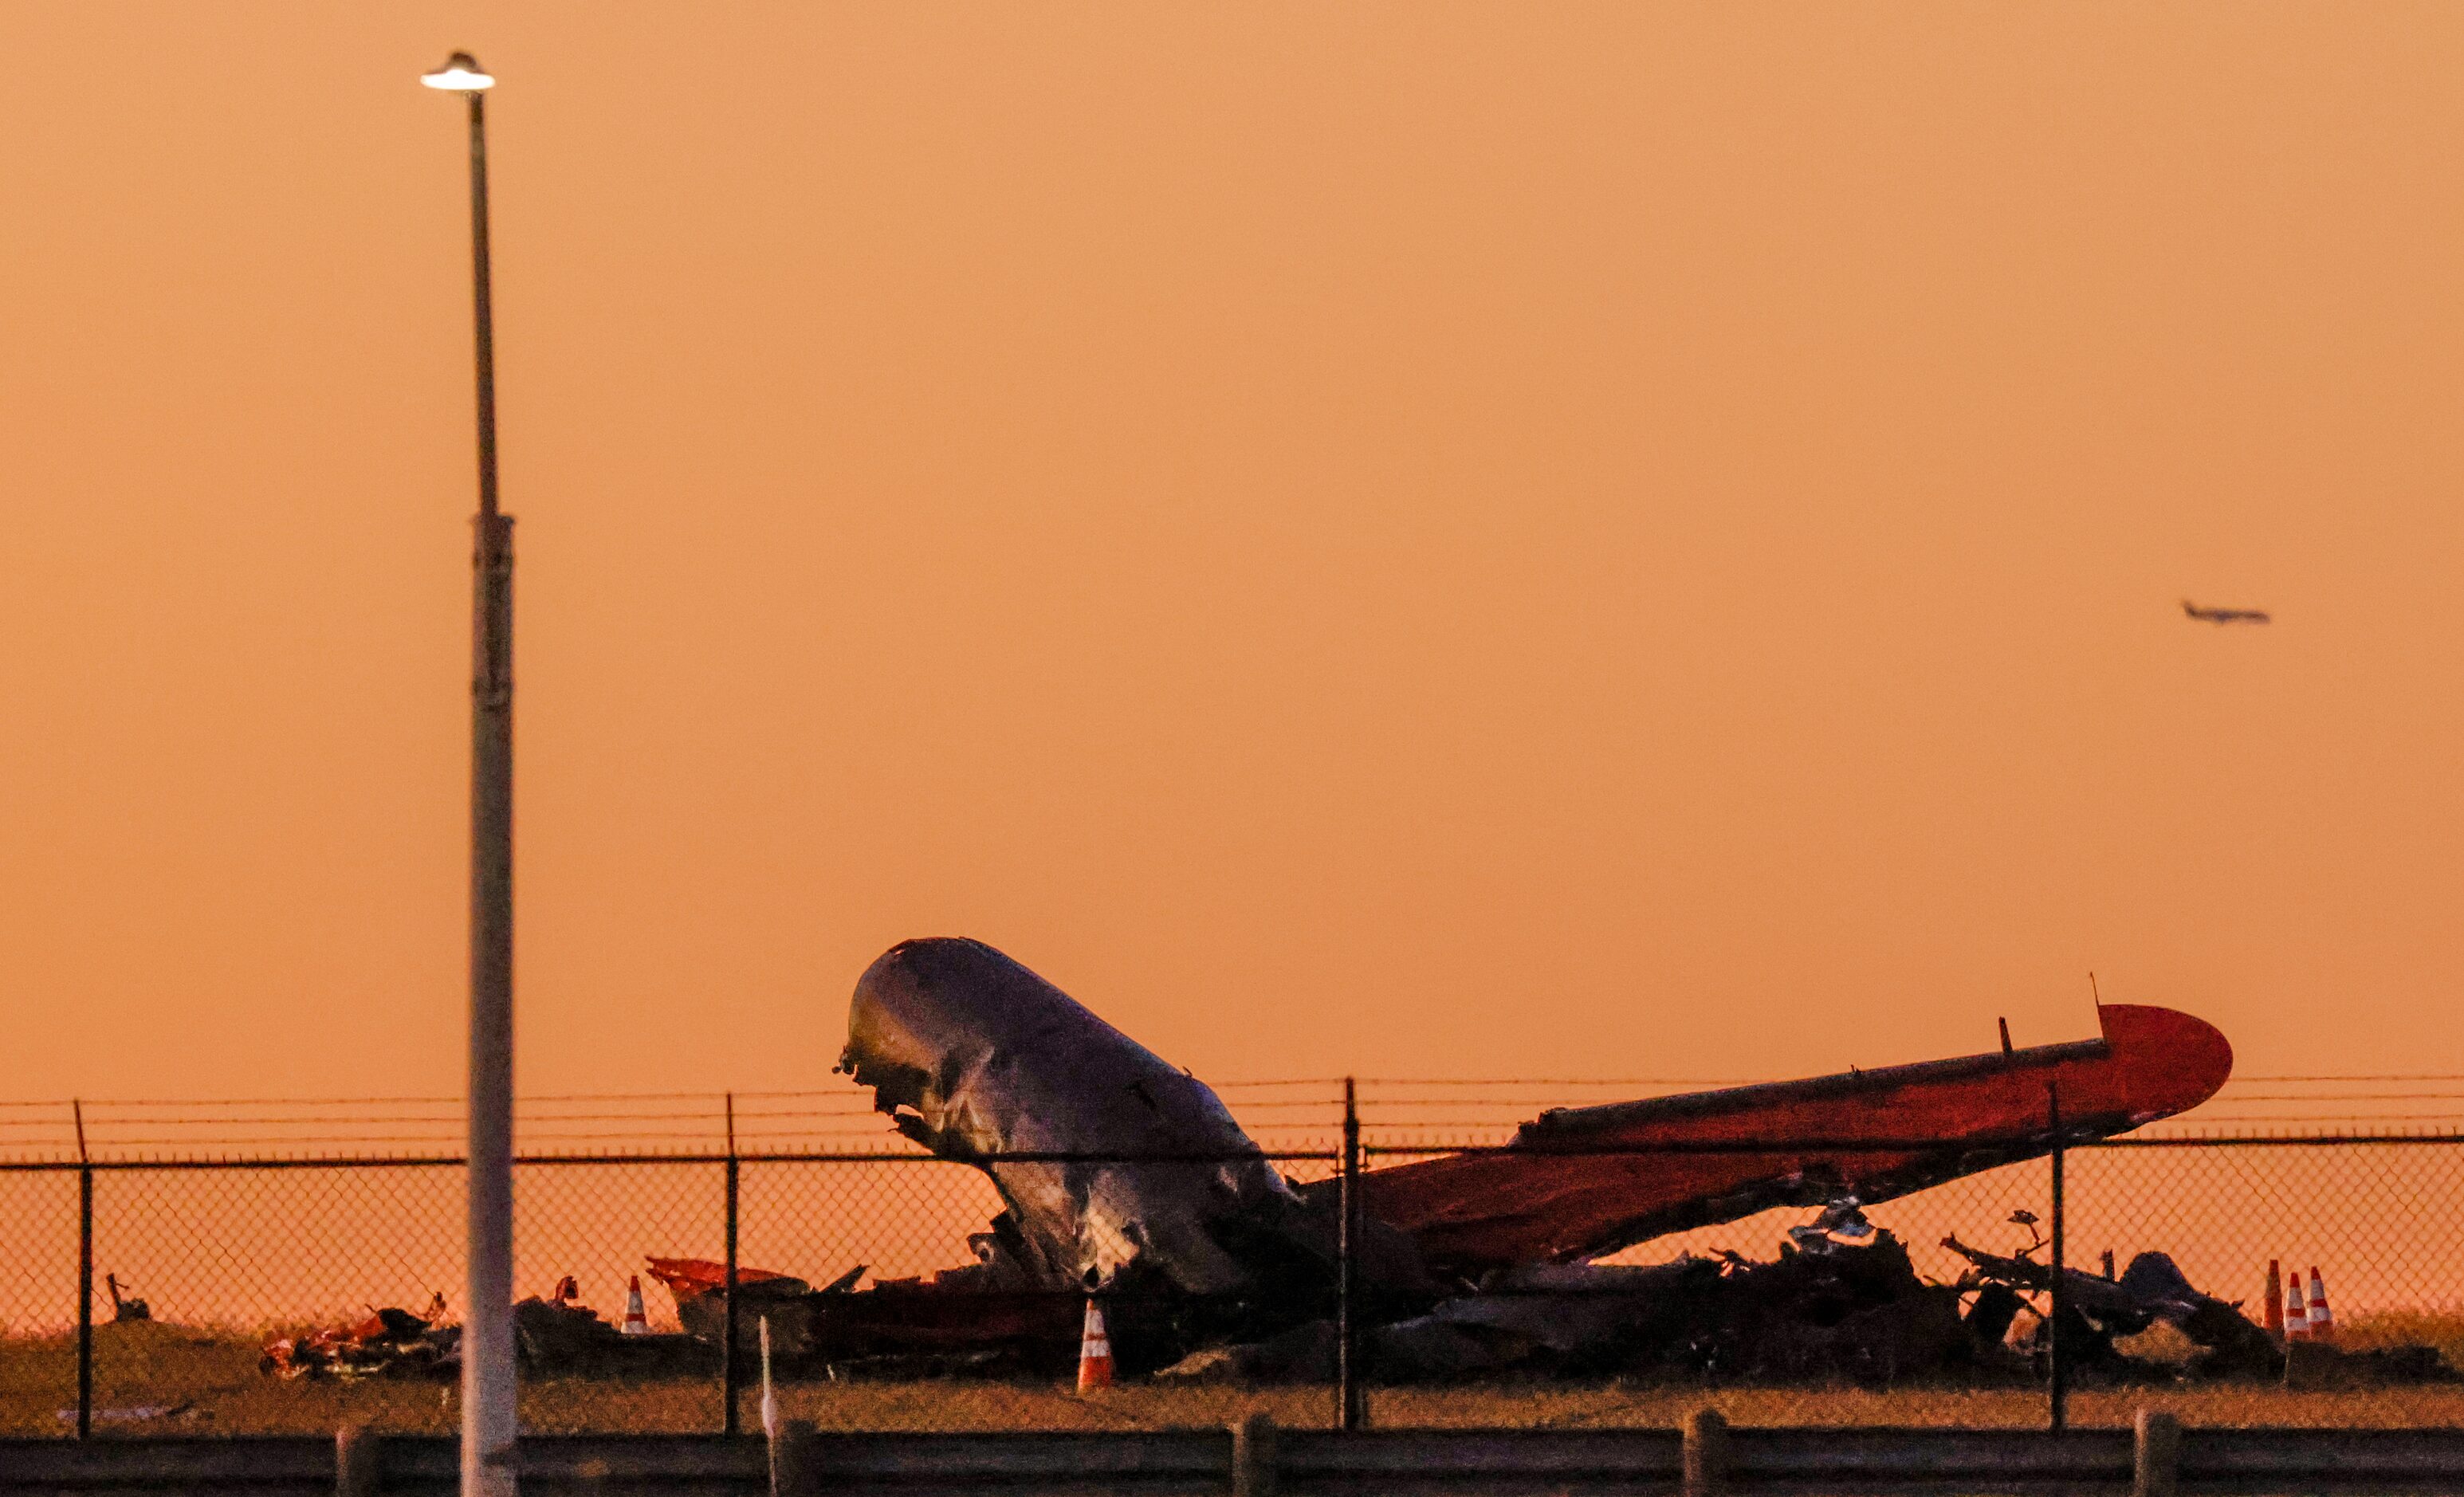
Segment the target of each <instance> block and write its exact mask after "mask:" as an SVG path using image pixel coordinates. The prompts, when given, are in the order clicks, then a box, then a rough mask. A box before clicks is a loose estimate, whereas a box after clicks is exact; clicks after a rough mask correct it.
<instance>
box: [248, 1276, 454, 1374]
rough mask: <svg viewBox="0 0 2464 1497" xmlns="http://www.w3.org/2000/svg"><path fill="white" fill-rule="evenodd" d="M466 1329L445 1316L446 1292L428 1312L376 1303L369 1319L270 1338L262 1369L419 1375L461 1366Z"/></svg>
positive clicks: (260, 1363)
mask: <svg viewBox="0 0 2464 1497" xmlns="http://www.w3.org/2000/svg"><path fill="white" fill-rule="evenodd" d="M461 1343H462V1328H461V1327H460V1326H458V1325H451V1324H448V1323H447V1322H446V1319H445V1296H444V1295H443V1294H441V1293H440V1294H438V1295H436V1296H435V1297H434V1298H433V1299H431V1300H429V1304H428V1312H427V1313H426V1314H425V1315H414V1314H412V1313H411V1312H410V1311H408V1310H403V1309H400V1308H398V1307H387V1308H385V1309H383V1310H378V1309H374V1308H371V1309H370V1310H369V1312H368V1315H367V1318H365V1319H363V1320H355V1321H350V1322H347V1323H345V1324H343V1325H339V1326H327V1327H325V1328H324V1329H322V1330H319V1331H310V1332H301V1333H300V1334H298V1335H296V1336H276V1337H275V1338H274V1339H273V1340H271V1341H268V1342H266V1343H265V1350H264V1352H263V1354H261V1355H260V1356H259V1357H258V1358H257V1364H256V1365H257V1369H258V1370H259V1371H260V1372H265V1373H270V1374H272V1375H273V1376H276V1377H369V1376H389V1377H416V1376H439V1375H442V1374H443V1373H445V1372H446V1371H447V1370H449V1369H451V1368H452V1367H455V1366H458V1365H459V1359H460V1348H461Z"/></svg>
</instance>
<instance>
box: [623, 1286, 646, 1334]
mask: <svg viewBox="0 0 2464 1497" xmlns="http://www.w3.org/2000/svg"><path fill="white" fill-rule="evenodd" d="M618 1329H619V1330H621V1331H623V1332H625V1334H627V1335H628V1336H646V1335H649V1333H650V1317H649V1316H648V1315H646V1314H644V1313H643V1312H642V1276H641V1275H640V1274H638V1273H637V1274H635V1275H633V1278H632V1282H631V1283H629V1284H628V1285H627V1286H626V1288H625V1324H624V1325H623V1326H621V1327H619V1328H618Z"/></svg>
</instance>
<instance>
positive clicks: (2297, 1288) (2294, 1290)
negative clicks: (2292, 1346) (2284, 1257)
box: [2284, 1268, 2310, 1341]
mask: <svg viewBox="0 0 2464 1497" xmlns="http://www.w3.org/2000/svg"><path fill="white" fill-rule="evenodd" d="M2284 1339H2285V1340H2287V1341H2307V1340H2309V1339H2310V1312H2309V1311H2308V1310H2304V1309H2303V1308H2302V1305H2301V1270H2300V1269H2299V1268H2296V1269H2294V1270H2293V1271H2292V1272H2291V1273H2288V1274H2286V1275H2285V1276H2284Z"/></svg>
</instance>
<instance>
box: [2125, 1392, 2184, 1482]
mask: <svg viewBox="0 0 2464 1497" xmlns="http://www.w3.org/2000/svg"><path fill="white" fill-rule="evenodd" d="M2181 1475H2182V1421H2181V1420H2177V1419H2175V1418H2174V1417H2173V1416H2172V1415H2170V1414H2167V1413H2164V1412H2162V1411H2161V1410H2157V1409H2141V1410H2140V1411H2139V1420H2138V1424H2137V1430H2136V1434H2135V1438H2134V1439H2133V1440H2132V1442H2131V1448H2130V1497H2174V1493H2175V1491H2176V1490H2178V1488H2179V1485H2180V1481H2181Z"/></svg>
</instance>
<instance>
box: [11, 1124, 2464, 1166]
mask: <svg viewBox="0 0 2464 1497" xmlns="http://www.w3.org/2000/svg"><path fill="white" fill-rule="evenodd" d="M2454 1145H2464V1133H2444V1134H2423V1133H2403V1134H2387V1133H2334V1134H2324V1133H2322V1134H2291V1133H2287V1134H2172V1135H2167V1136H2159V1137H2138V1138H2128V1137H2125V1138H2091V1139H2080V1140H2075V1141H2066V1142H2065V1143H2064V1145H2063V1147H2064V1148H2065V1149H2066V1150H2068V1151H2069V1152H2071V1153H2074V1154H2078V1153H2086V1152H2089V1151H2095V1150H2128V1149H2330V1148H2423V1147H2433V1148H2434V1147H2443V1146H2454ZM1951 1147H1956V1148H1958V1149H1959V1151H1960V1152H1962V1153H1965V1154H1971V1155H1976V1156H1992V1155H1995V1154H2011V1155H2013V1158H2012V1159H2011V1160H2010V1161H2009V1162H2013V1163H2016V1162H2020V1161H2021V1160H2024V1159H2026V1158H2031V1157H2035V1156H2041V1155H2043V1154H2044V1153H2046V1152H2047V1150H2048V1149H2049V1147H2050V1140H2048V1139H2047V1138H2046V1137H2045V1135H2043V1134H2035V1135H2031V1136H2027V1137H2021V1138H1999V1139H1977V1140H1970V1141H1968V1142H1966V1143H1964V1144H1960V1145H1956V1146H1950V1145H1946V1144H1945V1143H1944V1142H1943V1140H1941V1139H1939V1138H1931V1139H1928V1138H1741V1139H1706V1140H1684V1141H1677V1142H1669V1143H1661V1144H1615V1145H1578V1146H1567V1145H1558V1146H1551V1147H1549V1148H1546V1149H1534V1148H1530V1147H1528V1146H1524V1145H1517V1144H1512V1143H1502V1144H1477V1143H1449V1142H1444V1141H1425V1142H1418V1143H1364V1144H1362V1145H1361V1148H1360V1153H1361V1155H1362V1156H1364V1157H1367V1158H1379V1159H1430V1158H1438V1157H1442V1156H1449V1155H1488V1154H1507V1155H1528V1156H1535V1157H1612V1158H1665V1157H1672V1156H1698V1155H1792V1156H1793V1155H1803V1154H1809V1153H1823V1154H1839V1153H1859V1152H1871V1153H1894V1152H1938V1151H1946V1150H1947V1149H1948V1148H1951ZM1252 1159H1263V1160H1265V1161H1267V1162H1268V1163H1294V1164H1329V1165H1339V1164H1341V1163H1342V1161H1343V1151H1342V1150H1341V1149H1340V1148H1339V1147H1327V1148H1318V1149H1263V1150H1252V1151H1206V1152H1192V1153H1178V1154H1162V1153H1156V1154H1120V1153H1050V1152H1046V1153H1037V1152H1019V1153H1008V1154H987V1155H979V1156H974V1157H971V1158H963V1159H957V1158H944V1157H941V1156H936V1155H932V1154H927V1153H924V1152H922V1151H921V1150H912V1149H911V1150H880V1149H846V1150H839V1149H798V1150H770V1149H760V1148H752V1149H742V1150H738V1151H737V1152H736V1153H734V1154H730V1153H728V1152H727V1151H726V1150H725V1149H695V1150H675V1149H643V1150H602V1151H596V1152H590V1153H538V1154H522V1155H517V1156H515V1160H514V1162H515V1163H516V1164H517V1165H528V1166H583V1165H609V1166H617V1165H622V1166H634V1167H640V1166H649V1165H724V1164H726V1163H728V1162H729V1161H730V1160H733V1161H735V1162H736V1163H737V1164H938V1165H994V1164H1062V1165H1067V1164H1230V1163H1239V1162H1242V1161H1244V1160H1252ZM464 1162H465V1160H464V1156H462V1155H460V1154H449V1153H442V1152H439V1153H413V1154H335V1153H319V1152H313V1151H303V1152H301V1153H297V1154H177V1153H166V1154H144V1155H135V1154H130V1155H111V1154H104V1155H99V1156H96V1157H93V1158H91V1159H86V1160H79V1159H77V1158H76V1157H74V1156H54V1157H47V1158H18V1159H10V1158H0V1174H75V1173H77V1172H78V1171H80V1170H92V1171H94V1172H96V1173H98V1174H104V1173H114V1172H131V1171H145V1170H349V1169H422V1168H426V1169H460V1168H462V1167H463V1165H464ZM1978 1167H1979V1168H1986V1167H1990V1166H1989V1165H1985V1164H1980V1165H1979V1166H1978Z"/></svg>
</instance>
